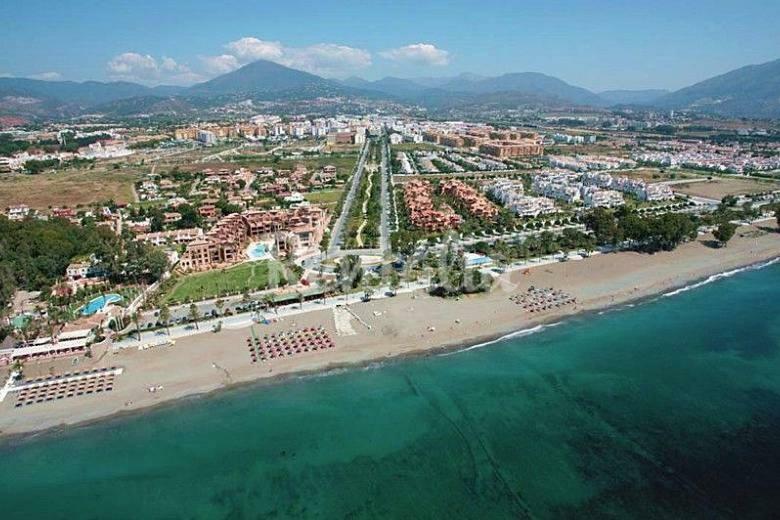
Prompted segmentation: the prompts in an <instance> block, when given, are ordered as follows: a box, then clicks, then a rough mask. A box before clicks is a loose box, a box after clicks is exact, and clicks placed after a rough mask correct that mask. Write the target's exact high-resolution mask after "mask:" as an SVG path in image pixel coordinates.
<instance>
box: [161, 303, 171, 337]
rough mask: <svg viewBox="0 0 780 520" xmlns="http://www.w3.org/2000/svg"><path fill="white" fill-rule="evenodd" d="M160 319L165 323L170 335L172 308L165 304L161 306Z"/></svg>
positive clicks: (166, 330)
mask: <svg viewBox="0 0 780 520" xmlns="http://www.w3.org/2000/svg"><path fill="white" fill-rule="evenodd" d="M160 321H161V322H162V324H163V325H165V332H166V333H167V334H168V335H169V336H170V335H171V329H170V323H171V309H170V308H169V307H168V306H167V305H165V304H163V305H161V306H160Z"/></svg>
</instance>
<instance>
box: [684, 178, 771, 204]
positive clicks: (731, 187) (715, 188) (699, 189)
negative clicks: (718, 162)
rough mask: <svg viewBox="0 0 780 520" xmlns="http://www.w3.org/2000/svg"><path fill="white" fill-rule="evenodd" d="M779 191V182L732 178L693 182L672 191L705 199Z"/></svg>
mask: <svg viewBox="0 0 780 520" xmlns="http://www.w3.org/2000/svg"><path fill="white" fill-rule="evenodd" d="M777 189H780V182H775V181H765V180H758V179H747V178H745V179H737V178H733V177H713V178H712V180H710V181H707V182H693V183H691V184H677V185H675V186H674V191H679V192H681V193H685V194H686V195H694V196H697V197H706V198H710V199H718V200H719V199H722V198H723V197H725V196H726V195H745V194H748V193H756V192H762V191H771V190H777Z"/></svg>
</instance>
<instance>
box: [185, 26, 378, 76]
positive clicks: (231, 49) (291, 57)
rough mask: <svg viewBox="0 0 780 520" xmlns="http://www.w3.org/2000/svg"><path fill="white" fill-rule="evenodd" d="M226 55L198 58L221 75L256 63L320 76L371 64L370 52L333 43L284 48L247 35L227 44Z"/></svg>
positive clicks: (212, 72) (214, 72) (349, 70)
mask: <svg viewBox="0 0 780 520" xmlns="http://www.w3.org/2000/svg"><path fill="white" fill-rule="evenodd" d="M224 47H225V50H226V51H227V52H226V53H225V54H221V55H218V56H201V57H200V60H201V62H202V63H203V67H204V69H205V71H206V72H208V73H209V74H224V73H225V72H230V71H231V70H235V69H237V68H238V67H240V66H242V65H246V64H247V63H250V62H252V61H255V60H269V61H273V62H276V63H279V64H281V65H285V66H287V67H292V68H294V69H299V70H304V71H306V72H311V73H313V74H320V75H323V76H338V75H341V74H345V73H349V72H352V71H355V70H357V69H362V68H365V67H368V66H370V65H371V53H369V52H368V51H366V50H363V49H358V48H355V47H349V46H347V45H339V44H335V43H317V44H315V45H309V46H307V47H286V46H285V45H283V44H282V43H280V42H277V41H268V40H261V39H259V38H255V37H252V36H246V37H244V38H240V39H238V40H235V41H232V42H229V43H227V44H226V45H225V46H224Z"/></svg>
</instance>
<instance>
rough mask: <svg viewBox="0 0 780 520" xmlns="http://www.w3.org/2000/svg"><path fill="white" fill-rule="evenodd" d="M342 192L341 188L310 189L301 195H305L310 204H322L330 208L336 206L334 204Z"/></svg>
mask: <svg viewBox="0 0 780 520" xmlns="http://www.w3.org/2000/svg"><path fill="white" fill-rule="evenodd" d="M342 193H344V190H343V188H342V189H335V190H322V191H312V192H309V193H304V194H303V196H304V197H306V200H308V201H309V202H311V203H312V204H322V205H324V206H326V207H327V208H328V209H332V208H333V207H334V206H336V204H338V202H339V199H341V194H342Z"/></svg>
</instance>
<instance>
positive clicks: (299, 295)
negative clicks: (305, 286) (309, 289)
mask: <svg viewBox="0 0 780 520" xmlns="http://www.w3.org/2000/svg"><path fill="white" fill-rule="evenodd" d="M295 294H297V295H298V305H299V306H300V307H299V308H300V309H301V310H303V300H305V298H304V296H303V293H302V292H301V291H295Z"/></svg>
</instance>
